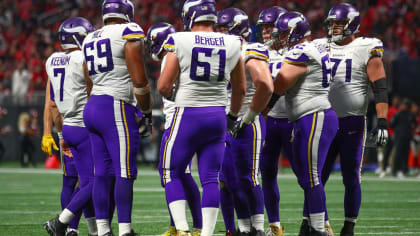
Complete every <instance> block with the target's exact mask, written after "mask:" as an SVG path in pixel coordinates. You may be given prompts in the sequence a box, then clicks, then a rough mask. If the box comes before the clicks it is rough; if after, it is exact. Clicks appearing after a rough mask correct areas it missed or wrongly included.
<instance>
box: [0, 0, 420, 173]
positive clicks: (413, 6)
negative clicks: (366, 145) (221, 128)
mask: <svg viewBox="0 0 420 236" xmlns="http://www.w3.org/2000/svg"><path fill="white" fill-rule="evenodd" d="M101 2H102V1H100V0H70V1H69V0H19V1H15V0H2V1H0V105H3V106H10V105H12V106H16V105H17V106H28V107H29V109H30V107H31V106H32V105H38V106H42V104H43V102H44V100H43V99H44V94H45V85H46V81H47V75H46V72H45V68H44V63H45V60H46V59H47V58H48V56H49V55H51V54H52V53H53V52H54V51H57V50H60V45H59V43H58V40H57V30H58V28H59V26H60V24H61V22H62V21H64V20H65V19H67V18H69V17H73V16H82V17H85V18H87V19H89V20H90V21H91V22H92V23H93V24H94V26H95V27H96V28H100V27H101V25H102V19H101V10H100V9H101ZM132 2H133V3H134V5H135V22H137V23H138V24H139V25H140V26H141V27H142V28H143V29H144V30H145V32H147V30H148V28H149V27H150V26H151V25H152V24H155V23H157V22H162V21H164V22H169V23H171V24H173V25H174V26H175V27H176V28H177V29H178V30H182V21H181V18H180V12H181V7H182V4H183V2H184V1H183V0H132ZM339 2H342V1H337V0H329V1H321V0H281V1H280V0H272V1H266V0H218V1H217V4H218V8H219V9H223V8H226V7H231V6H234V7H238V8H241V9H243V10H244V11H245V12H246V13H248V15H249V17H250V21H251V24H252V25H253V26H252V30H253V35H252V36H253V37H252V39H253V40H254V41H257V40H259V34H258V32H259V30H260V29H259V28H258V27H257V26H256V25H255V22H256V20H257V18H258V14H259V12H260V11H261V10H263V9H265V8H268V7H270V6H273V5H278V6H282V7H284V8H286V9H288V10H297V11H300V12H302V13H303V14H305V16H306V17H307V18H308V20H309V21H310V25H311V30H312V35H313V37H314V38H319V37H323V36H325V34H326V31H325V25H324V19H325V18H326V15H327V13H328V10H329V9H330V7H331V6H332V5H334V4H336V3H339ZM346 2H349V3H351V4H353V5H354V6H356V7H357V9H359V11H360V13H361V18H362V22H361V28H360V32H361V35H363V36H373V37H378V38H380V39H381V40H382V41H383V42H384V46H385V55H384V63H385V68H386V69H387V74H388V79H389V80H390V82H389V85H390V89H389V93H390V94H395V91H394V90H393V88H392V85H394V83H393V81H396V82H397V83H398V81H399V79H400V78H394V77H397V76H399V75H397V76H395V75H394V74H393V73H392V71H391V70H392V68H393V62H394V61H396V60H398V59H399V58H403V57H406V58H417V59H419V56H420V0H376V1H375V0H360V1H346ZM146 64H147V71H148V73H149V78H150V79H151V83H152V85H156V79H157V78H158V76H159V64H156V63H155V62H153V61H152V60H150V59H147V61H146ZM414 66H415V65H414ZM152 87H154V88H156V86H152ZM154 94H155V101H156V102H155V106H156V107H155V108H160V106H161V104H160V99H159V97H158V95H157V93H156V92H155V91H154ZM394 100H400V102H396V103H395V104H394V103H393V106H392V107H391V109H390V117H389V118H390V119H389V122H390V124H392V126H390V128H392V129H393V130H394V131H395V132H392V130H391V132H392V133H393V134H394V135H393V137H392V138H391V139H390V141H391V142H390V145H389V146H388V147H387V148H386V149H385V150H384V155H383V157H382V156H381V155H380V156H381V158H379V159H380V161H381V163H382V169H381V171H380V173H381V175H382V176H383V175H385V173H393V174H394V175H400V176H404V175H405V174H407V173H408V169H407V168H406V166H410V165H411V166H413V165H412V162H413V161H410V160H412V159H410V158H409V157H413V156H419V151H418V150H419V145H418V143H420V129H419V127H418V124H419V122H420V119H419V118H418V117H419V115H418V106H417V105H416V104H415V103H412V102H408V100H404V99H403V101H401V99H394ZM399 104H402V105H399ZM407 107H408V108H407ZM29 109H28V110H29ZM404 111H409V113H410V114H411V115H410V116H408V115H407V114H408V113H406V114H405V115H402V116H401V115H400V116H396V114H399V113H403V112H404ZM28 114H29V117H30V120H32V121H27V119H24V118H22V119H23V120H25V121H22V124H27V125H26V127H27V128H26V129H23V128H22V129H21V128H16V129H17V130H20V132H21V135H22V137H23V138H22V139H21V140H22V142H28V140H30V138H31V137H33V136H35V135H37V133H38V132H39V131H38V128H37V127H35V125H34V124H35V123H34V122H33V120H34V119H33V118H31V117H33V114H31V112H29V113H28ZM394 115H395V116H396V117H400V118H399V119H395V121H393V120H392V119H391V118H392V117H394ZM0 117H1V115H0ZM25 117H27V116H25ZM401 117H402V118H401ZM408 117H409V118H408ZM414 117H416V118H414ZM156 118H157V120H156V121H155V129H156V130H160V129H161V127H160V126H161V125H160V124H161V119H163V118H162V117H156ZM407 119H409V120H410V122H409V123H405V121H406V120H407ZM391 121H392V122H391ZM30 124H32V125H30ZM401 124H403V125H402V126H404V125H405V127H402V126H401ZM407 124H410V125H407ZM23 126H25V125H23ZM400 126H401V127H400ZM21 127H22V125H21ZM8 130H9V128H8V129H5V130H4V129H3V131H4V132H3V131H2V132H0V136H3V135H6V133H7V132H5V131H8ZM414 130H415V131H414ZM401 132H403V133H404V135H405V136H404V135H403V136H401V135H398V133H401ZM25 136H27V137H28V139H27V138H25ZM157 136H158V137H153V139H155V140H160V138H159V132H157ZM407 140H409V141H407ZM149 141H150V140H149ZM414 141H416V142H414ZM407 142H408V143H409V145H408V146H407ZM413 143H417V145H414V144H413ZM26 144H27V143H26ZM146 144H147V143H145V144H144V145H146ZM22 145H23V144H22ZM27 146H28V145H27ZM29 146H30V145H29ZM35 146H36V145H35ZM407 147H408V148H407ZM2 149H4V148H2V146H1V144H0V157H1V154H2V153H4V151H2ZM396 150H397V151H396ZM400 150H403V151H400ZM410 150H411V151H410ZM24 151H25V152H26V151H28V152H31V150H29V149H28V150H26V149H25V150H24ZM407 153H408V154H407ZM406 154H407V155H406ZM145 155H146V154H145ZM21 158H22V157H21ZM24 159H25V160H30V159H31V157H30V156H28V155H27V154H25V158H24ZM417 160H420V156H419V158H418V159H417ZM419 162H420V161H419ZM25 163H27V161H25ZM388 163H390V164H391V165H388ZM419 165H420V163H419ZM387 171H388V172H387Z"/></svg>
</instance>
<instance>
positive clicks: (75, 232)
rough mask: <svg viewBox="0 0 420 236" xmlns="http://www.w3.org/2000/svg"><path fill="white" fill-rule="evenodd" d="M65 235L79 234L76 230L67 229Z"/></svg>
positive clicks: (75, 235) (74, 235)
mask: <svg viewBox="0 0 420 236" xmlns="http://www.w3.org/2000/svg"><path fill="white" fill-rule="evenodd" d="M66 236H79V234H78V233H77V231H74V230H72V231H67V233H66Z"/></svg>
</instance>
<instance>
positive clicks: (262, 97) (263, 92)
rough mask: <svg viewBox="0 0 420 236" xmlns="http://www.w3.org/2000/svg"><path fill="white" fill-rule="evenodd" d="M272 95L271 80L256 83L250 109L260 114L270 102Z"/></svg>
mask: <svg viewBox="0 0 420 236" xmlns="http://www.w3.org/2000/svg"><path fill="white" fill-rule="evenodd" d="M272 93H273V84H272V81H271V78H270V80H269V81H267V82H266V81H261V82H258V83H256V90H255V94H254V97H253V98H252V102H251V106H250V109H251V110H252V111H255V112H257V113H260V112H262V111H263V110H264V109H265V107H266V106H267V104H268V101H269V100H270V97H271V94H272Z"/></svg>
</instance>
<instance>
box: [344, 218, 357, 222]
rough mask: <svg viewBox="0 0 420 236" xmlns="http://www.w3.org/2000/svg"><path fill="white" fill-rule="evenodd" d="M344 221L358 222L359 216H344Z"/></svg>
mask: <svg viewBox="0 0 420 236" xmlns="http://www.w3.org/2000/svg"><path fill="white" fill-rule="evenodd" d="M344 221H348V222H353V223H356V222H357V217H354V218H352V217H345V218H344Z"/></svg>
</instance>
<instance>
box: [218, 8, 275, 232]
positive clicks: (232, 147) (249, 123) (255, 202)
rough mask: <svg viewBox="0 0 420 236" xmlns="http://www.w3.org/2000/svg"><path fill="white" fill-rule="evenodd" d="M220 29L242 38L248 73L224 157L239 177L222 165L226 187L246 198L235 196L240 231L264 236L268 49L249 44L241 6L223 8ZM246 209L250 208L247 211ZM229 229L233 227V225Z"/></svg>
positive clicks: (269, 86) (270, 87) (270, 86)
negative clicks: (262, 174) (263, 157)
mask: <svg viewBox="0 0 420 236" xmlns="http://www.w3.org/2000/svg"><path fill="white" fill-rule="evenodd" d="M217 28H218V30H219V31H220V32H225V33H229V34H232V35H237V36H240V37H241V38H242V41H243V44H242V57H243V59H244V63H245V68H246V72H247V82H246V84H247V90H246V94H245V100H244V103H243V105H242V108H241V110H240V112H239V114H238V115H239V116H240V117H241V121H240V122H238V123H237V124H236V127H235V128H236V129H234V131H233V134H232V136H233V137H229V136H228V138H227V148H226V153H225V154H226V155H225V158H224V162H231V161H233V169H236V172H237V178H238V181H236V180H233V182H238V186H234V185H235V184H231V183H230V182H231V181H230V180H229V178H230V175H231V174H230V173H228V172H230V171H232V168H229V167H230V166H231V165H230V164H229V165H228V166H229V167H228V168H226V167H227V166H226V165H224V168H222V173H223V176H222V177H224V179H225V180H224V182H225V183H226V184H224V186H225V187H227V188H228V189H229V188H230V190H231V191H233V192H234V195H235V194H236V195H237V194H238V193H236V192H242V194H240V195H243V196H244V197H245V201H241V200H242V198H241V197H236V199H235V203H236V211H237V215H238V225H239V230H240V232H241V233H250V232H251V226H252V227H253V229H254V230H253V231H255V232H252V234H251V235H265V233H264V199H263V192H262V189H261V186H260V184H259V182H258V172H259V160H260V153H261V148H262V144H263V141H264V139H265V121H264V118H263V117H262V115H260V114H259V113H260V112H261V111H263V110H264V108H265V107H266V105H267V103H268V101H269V99H270V96H271V93H272V91H273V82H272V78H271V73H270V70H269V68H268V50H267V48H266V47H265V46H264V45H262V44H260V43H247V40H249V36H250V34H251V32H250V28H249V22H248V16H247V15H246V13H245V12H243V11H242V10H240V9H237V8H227V9H224V10H222V11H220V12H219V14H218V21H217ZM221 180H223V178H221ZM232 185H233V186H232ZM222 187H223V184H222ZM225 195H226V194H224V195H222V197H223V196H225ZM222 206H223V205H222ZM247 208H249V211H246V210H247ZM228 209H232V207H229V208H228ZM242 212H243V213H245V214H243V213H242ZM224 215H226V214H224ZM230 215H233V214H230ZM228 222H229V220H227V219H225V224H226V223H228ZM230 222H231V220H230ZM228 226H229V224H228ZM233 227H234V225H233ZM227 228H228V229H227V230H231V229H230V228H232V227H231V226H229V227H227Z"/></svg>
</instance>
